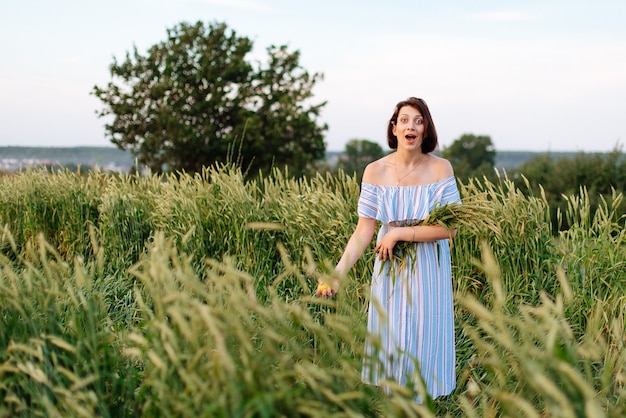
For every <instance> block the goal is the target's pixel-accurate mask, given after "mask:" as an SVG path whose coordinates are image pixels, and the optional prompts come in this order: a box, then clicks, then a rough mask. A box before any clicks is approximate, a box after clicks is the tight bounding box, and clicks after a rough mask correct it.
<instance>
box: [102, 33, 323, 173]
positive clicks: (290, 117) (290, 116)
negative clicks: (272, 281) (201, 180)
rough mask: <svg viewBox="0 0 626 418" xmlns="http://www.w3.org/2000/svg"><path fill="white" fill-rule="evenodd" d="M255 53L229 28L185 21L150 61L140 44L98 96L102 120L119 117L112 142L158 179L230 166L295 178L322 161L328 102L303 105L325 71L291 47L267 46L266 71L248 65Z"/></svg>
mask: <svg viewBox="0 0 626 418" xmlns="http://www.w3.org/2000/svg"><path fill="white" fill-rule="evenodd" d="M252 46H253V45H252V41H250V39H248V38H247V37H239V36H237V34H236V33H235V32H234V31H232V30H231V31H229V30H228V28H227V26H226V24H224V23H211V24H208V25H206V26H205V25H204V24H203V23H202V22H197V23H196V24H188V23H181V24H179V25H178V26H175V27H174V28H173V29H169V30H167V40H166V41H164V42H161V43H158V44H156V45H154V46H152V47H151V48H149V49H148V51H147V54H146V55H141V54H140V53H139V52H138V51H137V48H136V47H134V48H133V53H132V55H131V54H130V53H127V54H126V58H125V60H124V61H123V62H121V63H118V61H117V60H116V59H115V58H114V61H113V64H112V65H111V67H110V71H111V76H112V78H113V80H112V81H111V82H109V83H108V84H107V86H106V87H103V88H101V87H98V86H95V87H94V89H93V92H92V93H93V94H94V95H95V96H96V97H98V98H99V99H100V100H101V101H102V102H103V103H104V105H105V107H104V109H102V110H101V111H99V112H98V115H99V116H100V117H103V116H107V115H112V116H113V122H111V123H110V124H106V125H105V129H106V132H107V134H108V136H110V138H111V142H113V143H114V144H115V145H117V146H118V148H120V149H128V150H130V151H131V152H132V153H133V155H134V156H136V157H137V158H138V160H139V162H140V163H141V164H144V165H146V166H148V167H149V168H150V169H151V170H152V171H154V172H161V171H164V170H171V171H174V170H185V171H193V172H195V171H200V170H201V169H202V167H203V166H206V165H210V164H213V163H215V162H229V161H230V162H236V163H239V164H241V166H242V168H244V169H247V170H250V172H253V173H254V172H256V171H258V170H267V169H268V168H269V167H270V166H272V165H276V166H283V165H288V166H290V167H291V168H292V169H291V172H292V173H295V174H298V173H301V172H302V171H303V170H306V168H307V167H308V166H309V165H312V164H313V163H314V162H315V161H316V160H319V159H322V158H324V156H325V147H326V146H325V144H324V140H323V131H325V130H326V129H327V127H326V125H318V123H317V117H318V116H319V113H320V111H321V109H322V107H323V106H324V105H325V103H321V104H307V105H305V104H304V103H305V102H307V103H308V100H309V99H310V98H311V97H312V96H313V94H312V88H313V86H314V85H315V83H316V82H317V81H318V80H319V79H320V78H321V77H322V76H321V74H318V73H315V74H312V75H311V74H309V73H308V72H306V71H305V70H304V69H303V68H302V67H300V65H299V57H300V54H299V52H298V51H296V52H289V51H288V50H287V48H286V47H285V46H281V47H275V46H271V47H269V48H267V53H268V55H269V57H268V61H267V64H266V66H265V67H264V66H263V64H261V63H259V62H256V63H251V62H249V61H247V60H246V56H247V54H248V53H249V52H250V51H251V50H252ZM116 81H118V82H117V83H116Z"/></svg>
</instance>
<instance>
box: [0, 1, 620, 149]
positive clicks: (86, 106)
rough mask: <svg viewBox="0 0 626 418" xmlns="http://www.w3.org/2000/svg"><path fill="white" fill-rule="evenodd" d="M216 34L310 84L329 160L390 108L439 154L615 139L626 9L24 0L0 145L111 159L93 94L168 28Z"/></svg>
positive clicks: (2, 98)
mask: <svg viewBox="0 0 626 418" xmlns="http://www.w3.org/2000/svg"><path fill="white" fill-rule="evenodd" d="M198 21H202V22H205V23H226V24H227V26H228V28H229V29H231V30H233V31H235V32H236V33H237V35H238V36H246V37H248V38H250V39H251V40H252V41H253V43H254V50H253V51H252V53H251V54H250V55H249V59H250V60H251V61H252V60H258V59H262V58H263V57H266V56H267V53H266V49H267V48H268V47H269V46H270V45H287V47H288V48H289V49H290V50H291V51H295V50H298V51H300V54H301V55H300V64H301V66H302V67H303V68H304V69H305V70H307V71H308V72H309V73H321V74H323V79H322V80H320V81H319V82H318V83H317V85H316V86H315V88H314V90H313V92H314V98H313V101H314V102H316V103H319V102H324V101H326V102H327V104H326V106H325V107H324V108H323V111H322V114H321V117H320V120H319V122H320V123H326V124H327V125H328V130H327V131H326V132H325V142H326V147H327V150H329V151H342V150H344V148H345V144H346V143H347V142H348V141H349V140H351V139H364V140H368V141H373V142H377V143H379V144H380V145H381V146H382V147H383V149H387V145H386V126H387V121H388V119H389V117H390V116H391V113H392V112H393V108H394V106H395V104H396V103H397V102H398V101H400V100H403V99H405V98H407V97H409V96H416V97H421V98H423V99H424V100H425V101H426V102H427V103H428V105H429V108H430V111H431V114H432V116H433V119H434V122H435V125H436V128H437V131H438V134H439V143H440V147H446V146H449V145H451V144H452V143H453V142H454V141H455V140H456V139H458V138H459V137H461V136H462V135H463V134H474V135H488V136H490V137H491V139H492V142H493V144H494V146H495V148H496V151H498V150H502V151H538V152H543V151H554V152H556V151H577V152H608V151H611V150H613V149H615V148H616V147H619V148H621V147H622V146H623V144H624V143H625V142H626V25H625V24H624V22H625V21H626V1H624V0H595V1H591V0H587V1H580V0H555V1H551V0H526V1H512V0H493V1H485V0H474V1H467V0H449V1H432V0H431V1H421V0H411V1H405V0H396V1H393V2H386V1H384V2H383V1H369V0H360V1H352V0H351V1H347V0H317V1H315V2H299V1H295V0H292V1H284V0H106V1H104V0H80V1H79V0H57V1H50V0H25V1H19V2H18V1H14V2H3V5H2V12H1V13H0V39H1V41H0V60H2V61H1V65H0V146H45V147H74V146H113V144H112V143H111V142H110V139H109V138H107V136H106V132H105V127H104V125H105V123H106V122H107V120H106V118H99V117H98V116H97V111H98V110H100V109H102V107H103V104H102V102H100V101H99V100H98V99H97V98H96V97H95V96H94V95H93V94H92V90H93V87H94V86H96V85H97V86H100V87H104V86H106V84H107V83H108V82H109V81H111V80H112V78H111V75H110V72H109V67H110V65H111V64H112V63H113V60H114V58H117V59H118V60H119V61H123V59H124V57H125V55H126V53H127V52H131V51H132V50H133V48H134V47H137V49H138V51H139V52H140V53H142V54H144V53H145V51H147V50H148V48H149V47H151V46H152V45H155V44H158V43H160V42H162V41H165V39H166V37H167V29H171V28H173V27H175V26H177V25H178V24H180V23H182V22H188V23H195V22H198Z"/></svg>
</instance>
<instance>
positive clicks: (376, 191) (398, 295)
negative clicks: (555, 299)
mask: <svg viewBox="0 0 626 418" xmlns="http://www.w3.org/2000/svg"><path fill="white" fill-rule="evenodd" d="M387 141H388V143H389V147H390V148H392V149H395V150H396V152H393V153H391V154H389V155H387V156H385V157H382V158H381V159H379V160H376V161H374V162H372V163H370V164H369V165H368V166H367V167H366V168H365V171H364V172H363V182H362V185H361V195H360V197H359V203H358V215H359V220H358V223H357V225H356V229H355V231H354V233H353V234H352V236H351V237H350V240H349V241H348V244H347V246H346V248H345V251H344V253H343V256H342V257H341V259H340V260H339V263H338V264H337V266H336V270H337V272H338V273H339V274H340V275H342V276H344V275H346V274H347V272H348V271H349V270H350V269H351V268H352V266H353V265H354V264H355V263H356V261H357V260H358V259H359V258H360V257H361V255H362V254H363V253H364V251H365V249H366V248H367V247H368V245H369V244H370V242H371V241H372V238H373V236H374V233H375V230H376V223H377V221H379V222H381V227H380V230H379V231H378V236H377V240H376V247H375V251H376V253H377V257H376V261H375V263H374V270H373V277H372V286H371V298H370V303H369V316H368V325H367V326H368V331H369V333H370V335H371V336H372V337H373V339H372V340H369V341H368V342H367V344H366V347H365V360H364V364H363V371H362V379H363V381H364V382H366V383H370V384H374V385H378V386H382V387H385V386H386V381H389V380H392V381H395V382H398V383H400V384H401V385H404V386H408V387H412V388H414V389H415V390H419V388H420V387H422V382H423V383H424V384H425V389H426V391H427V392H428V394H429V395H430V396H432V397H437V396H442V395H447V394H449V393H450V392H452V390H453V389H454V388H455V386H456V379H455V352H454V317H453V302H452V271H451V259H450V247H449V243H448V239H450V238H452V237H454V236H455V235H456V231H455V230H447V229H446V228H444V227H443V226H439V225H422V226H413V225H415V223H417V222H418V221H420V220H423V219H424V218H425V217H426V215H427V214H428V213H429V212H430V211H432V210H433V208H434V207H435V206H436V205H445V204H448V203H452V202H457V203H460V199H459V193H458V190H457V186H456V181H455V178H454V172H453V170H452V166H451V165H450V163H449V162H448V161H447V160H445V159H443V158H440V157H437V156H435V155H432V154H431V152H432V151H433V150H435V148H436V147H437V131H436V130H435V125H434V123H433V120H432V117H431V115H430V111H429V110H428V106H427V105H426V103H425V102H424V101H423V100H422V99H418V98H415V97H411V98H409V99H407V100H405V101H401V102H399V103H398V104H397V105H396V107H395V110H394V112H393V115H392V116H391V119H390V120H389V124H388V127H387ZM401 241H406V242H407V243H409V245H408V246H407V247H406V249H405V250H403V251H402V252H401V253H400V254H397V253H396V254H395V255H394V247H396V245H397V244H398V243H399V242H401ZM335 292H336V286H334V287H327V286H323V285H320V287H319V288H318V292H317V293H318V294H319V295H321V296H325V297H328V296H332V295H333V294H334V293H335ZM417 401H418V402H421V398H420V397H419V396H418V398H417Z"/></svg>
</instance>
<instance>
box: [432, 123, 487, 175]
mask: <svg viewBox="0 0 626 418" xmlns="http://www.w3.org/2000/svg"><path fill="white" fill-rule="evenodd" d="M441 155H442V157H444V158H446V159H448V160H449V161H450V163H452V166H453V167H454V171H455V174H456V176H457V177H458V178H459V179H462V180H466V179H468V178H470V177H482V176H487V177H491V176H492V175H493V173H494V171H493V167H494V164H495V158H496V150H495V148H494V146H493V143H492V142H491V137H490V136H486V135H478V136H477V135H473V134H463V135H462V136H461V137H460V138H459V139H457V140H455V141H454V142H453V143H452V145H450V146H449V147H445V148H444V149H443V150H442V152H441Z"/></svg>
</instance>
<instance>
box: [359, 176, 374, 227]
mask: <svg viewBox="0 0 626 418" xmlns="http://www.w3.org/2000/svg"><path fill="white" fill-rule="evenodd" d="M357 212H358V215H359V217H361V218H376V214H377V213H378V193H377V188H376V187H375V186H374V185H372V184H368V183H362V184H361V195H360V196H359V203H358V206H357Z"/></svg>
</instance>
